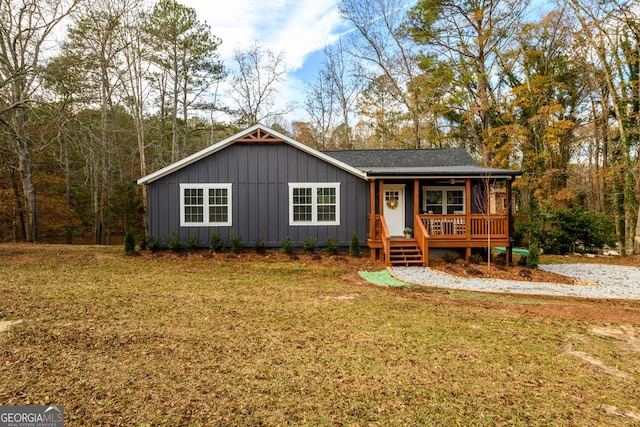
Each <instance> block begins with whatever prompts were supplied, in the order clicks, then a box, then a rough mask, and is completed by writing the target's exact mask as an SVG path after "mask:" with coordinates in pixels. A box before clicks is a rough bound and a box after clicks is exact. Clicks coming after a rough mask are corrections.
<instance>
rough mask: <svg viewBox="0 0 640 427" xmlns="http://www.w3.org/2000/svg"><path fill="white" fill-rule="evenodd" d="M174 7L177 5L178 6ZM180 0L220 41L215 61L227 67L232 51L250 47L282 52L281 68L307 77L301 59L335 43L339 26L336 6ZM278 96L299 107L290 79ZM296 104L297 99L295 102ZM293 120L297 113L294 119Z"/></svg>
mask: <svg viewBox="0 0 640 427" xmlns="http://www.w3.org/2000/svg"><path fill="white" fill-rule="evenodd" d="M179 1H180V0H179ZM223 1H224V6H223V7H221V5H220V2H213V1H203V0H182V1H180V3H182V4H184V5H185V6H188V7H192V8H194V9H195V10H196V12H197V14H198V19H199V20H200V21H205V22H207V24H209V25H210V26H211V32H212V33H213V34H214V35H215V36H217V37H219V38H220V39H221V40H222V44H221V45H220V48H219V53H220V59H221V60H222V62H223V63H224V64H225V65H226V66H231V65H232V56H233V51H234V50H235V49H238V48H245V47H247V46H249V45H251V44H252V43H253V42H254V41H258V42H259V43H260V44H261V45H262V46H264V47H266V48H267V49H269V50H271V51H272V52H274V53H275V54H278V53H280V52H284V54H285V58H286V64H287V67H288V68H289V69H290V70H292V71H296V70H297V71H298V73H296V74H297V75H298V76H300V75H313V74H314V72H313V70H305V67H308V66H309V64H308V63H306V59H307V58H308V57H309V56H310V55H311V54H313V53H314V52H317V51H319V50H321V49H323V47H324V46H325V45H326V44H327V43H333V42H335V41H336V40H337V37H338V36H337V35H338V31H339V27H340V26H341V25H342V24H343V21H342V19H341V18H340V14H339V13H338V10H337V4H338V1H339V0H326V1H324V0H223ZM283 86H284V87H283V88H282V90H281V95H282V96H283V97H284V98H288V100H289V101H298V102H301V101H302V99H301V95H302V94H301V90H300V88H301V86H302V84H301V82H300V81H299V80H297V79H295V78H294V77H293V75H291V73H290V74H289V75H288V76H287V78H286V80H285V82H284V84H283ZM296 98H297V99H296ZM294 116H296V118H299V117H300V113H299V112H298V113H297V114H294Z"/></svg>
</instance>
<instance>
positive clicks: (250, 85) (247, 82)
mask: <svg viewBox="0 0 640 427" xmlns="http://www.w3.org/2000/svg"><path fill="white" fill-rule="evenodd" d="M233 59H234V61H235V69H234V70H233V71H232V72H231V99H232V101H233V102H234V104H235V106H236V107H237V115H238V116H239V121H240V122H241V123H242V124H245V125H253V124H256V123H261V122H265V121H267V120H276V119H277V118H279V117H282V116H284V115H285V114H287V113H289V112H290V111H292V110H293V107H292V106H291V105H285V106H280V105H277V95H278V93H279V92H278V84H279V83H280V82H281V81H282V79H283V78H284V76H285V75H286V74H287V72H288V70H287V66H286V64H285V60H284V53H283V52H280V53H279V54H277V55H276V54H274V53H273V52H272V51H271V50H269V49H266V48H264V47H263V46H262V45H261V44H260V43H259V42H257V41H256V42H254V43H253V44H252V45H251V46H249V47H248V48H246V49H239V48H238V49H236V50H234V52H233Z"/></svg>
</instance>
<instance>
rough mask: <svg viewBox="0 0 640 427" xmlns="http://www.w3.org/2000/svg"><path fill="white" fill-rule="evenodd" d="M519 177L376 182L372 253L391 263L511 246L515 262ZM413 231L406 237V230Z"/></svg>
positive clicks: (424, 262) (425, 260)
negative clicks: (514, 194)
mask: <svg viewBox="0 0 640 427" xmlns="http://www.w3.org/2000/svg"><path fill="white" fill-rule="evenodd" d="M512 179H513V177H511V176H502V177H488V176H484V177H439V178H430V177H429V178H413V179H406V178H404V179H402V178H385V179H376V180H372V181H371V182H370V193H371V194H370V201H371V205H370V209H369V237H368V239H367V245H368V246H369V248H370V253H371V257H372V258H375V259H379V260H382V261H384V263H385V265H414V266H415V265H418V266H427V265H428V264H429V256H430V254H429V252H430V251H431V252H435V251H436V250H456V251H459V252H464V257H465V258H466V259H467V260H468V259H469V258H470V257H471V255H472V252H473V251H474V249H477V250H478V251H479V250H481V249H487V248H491V247H494V246H504V247H506V248H507V251H506V256H507V262H509V263H510V262H511V239H510V237H511V234H512V216H511V203H510V200H511V184H512ZM406 228H411V235H410V236H405V233H404V231H405V229H406Z"/></svg>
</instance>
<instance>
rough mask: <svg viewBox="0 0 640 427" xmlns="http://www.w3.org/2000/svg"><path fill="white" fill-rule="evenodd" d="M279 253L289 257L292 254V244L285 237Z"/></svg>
mask: <svg viewBox="0 0 640 427" xmlns="http://www.w3.org/2000/svg"><path fill="white" fill-rule="evenodd" d="M280 252H283V253H285V254H287V255H291V254H292V253H293V243H291V239H290V238H289V236H287V237H285V238H284V240H283V241H282V244H281V245H280Z"/></svg>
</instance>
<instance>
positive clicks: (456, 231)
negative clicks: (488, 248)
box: [416, 214, 509, 240]
mask: <svg viewBox="0 0 640 427" xmlns="http://www.w3.org/2000/svg"><path fill="white" fill-rule="evenodd" d="M416 223H417V224H422V225H424V226H425V228H426V229H427V231H429V230H430V229H431V232H430V234H429V238H430V239H435V240H442V239H445V240H446V239H460V238H462V239H464V240H477V239H485V238H487V237H488V236H491V237H497V238H506V237H508V236H509V218H508V216H507V215H506V214H491V215H489V216H487V215H485V214H469V215H464V214H454V215H437V214H436V215H434V214H427V215H425V214H419V215H417V216H416ZM436 226H437V227H436Z"/></svg>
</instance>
